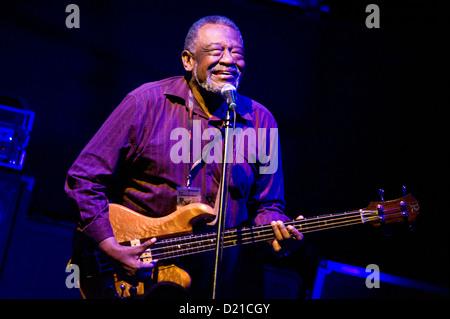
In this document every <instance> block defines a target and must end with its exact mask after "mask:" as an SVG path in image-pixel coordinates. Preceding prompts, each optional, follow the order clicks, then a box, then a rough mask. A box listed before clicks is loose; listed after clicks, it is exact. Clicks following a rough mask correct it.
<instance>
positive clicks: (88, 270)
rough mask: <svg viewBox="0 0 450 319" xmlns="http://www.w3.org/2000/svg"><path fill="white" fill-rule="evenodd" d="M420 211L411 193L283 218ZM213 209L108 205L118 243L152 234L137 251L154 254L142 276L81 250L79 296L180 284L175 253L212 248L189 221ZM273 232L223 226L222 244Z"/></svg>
mask: <svg viewBox="0 0 450 319" xmlns="http://www.w3.org/2000/svg"><path fill="white" fill-rule="evenodd" d="M418 214H419V203H418V201H417V200H416V199H415V198H414V197H413V196H412V195H411V194H409V195H406V196H404V197H401V198H399V199H396V200H390V201H382V202H371V203H370V204H369V206H367V207H366V208H364V209H359V210H353V211H348V212H343V213H335V214H327V215H320V216H314V217H308V218H304V219H301V220H295V221H289V222H285V225H293V226H294V227H296V228H297V229H298V230H299V231H300V232H301V233H303V234H305V233H309V232H316V231H321V230H327V229H333V228H338V227H345V226H351V225H357V224H371V225H373V226H380V225H384V224H390V223H398V222H407V223H411V224H412V223H414V222H415V221H416V217H417V215H418ZM215 217H216V216H215V213H214V210H213V209H212V208H211V207H210V206H208V205H205V204H201V203H194V204H189V205H187V206H184V207H181V208H179V209H177V210H176V211H175V212H173V213H172V214H170V215H167V216H165V217H160V218H151V217H147V216H143V215H141V214H138V213H136V212H134V211H133V210H131V209H128V208H126V207H124V206H121V205H117V204H110V205H109V219H110V222H111V226H112V228H113V231H114V236H115V238H116V240H117V241H118V242H119V243H120V244H122V245H131V246H133V245H139V244H140V243H141V242H143V241H145V240H148V239H150V238H153V237H156V238H157V242H156V243H154V244H153V245H151V246H150V247H149V248H148V249H147V250H146V251H145V252H144V253H143V254H142V255H141V260H142V261H144V262H149V261H151V260H152V259H158V263H157V264H156V265H155V268H154V269H153V273H152V276H151V277H149V279H148V281H146V282H139V281H136V280H135V279H133V278H127V277H125V276H123V275H121V274H120V272H118V271H117V270H116V269H115V267H114V265H113V262H112V261H111V260H109V259H108V257H107V256H106V255H105V254H103V253H102V252H100V251H97V250H94V251H83V252H82V253H81V254H79V255H78V257H77V258H76V259H73V261H72V262H73V263H74V264H77V265H78V267H79V268H80V282H79V286H80V290H81V294H82V296H83V297H84V298H143V297H145V296H146V295H147V293H148V291H150V289H151V287H152V286H153V285H154V284H156V283H161V282H172V283H176V284H178V285H180V286H182V287H184V288H186V289H187V288H188V287H189V286H190V284H191V278H190V276H189V274H188V273H187V272H186V271H184V270H183V269H181V268H179V267H177V266H176V265H175V264H174V261H175V260H176V258H178V257H182V256H187V255H192V254H199V253H202V252H206V251H211V250H214V249H215V247H216V244H215V242H216V233H215V232H209V233H201V234H193V225H194V224H195V222H196V221H197V220H199V219H202V220H204V221H206V222H209V221H212V220H213V219H215ZM273 238H274V234H273V231H272V227H271V225H263V226H253V227H245V228H239V229H228V230H225V231H224V241H223V247H224V248H227V247H233V246H237V245H247V244H252V243H257V242H261V241H269V240H271V239H273Z"/></svg>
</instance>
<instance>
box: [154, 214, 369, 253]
mask: <svg viewBox="0 0 450 319" xmlns="http://www.w3.org/2000/svg"><path fill="white" fill-rule="evenodd" d="M360 223H361V222H359V221H358V222H353V223H346V224H341V225H334V226H332V227H331V226H330V227H328V228H327V229H333V228H338V227H343V226H350V225H357V224H360ZM319 230H320V229H315V230H310V231H308V232H314V231H319ZM272 238H273V233H269V234H266V235H264V236H260V237H258V238H252V239H251V240H247V241H242V242H239V244H241V245H245V244H250V243H257V242H261V241H266V240H270V239H272ZM233 246H235V244H233V243H232V242H231V243H230V241H227V242H224V247H225V248H227V247H233ZM214 249H215V244H213V243H209V244H206V245H204V246H202V247H200V249H199V248H191V249H189V248H185V249H182V250H179V251H177V252H171V253H169V254H166V253H161V254H152V258H154V259H158V260H164V259H173V258H176V257H183V256H187V255H191V254H195V253H201V252H206V251H211V250H214ZM170 254H172V255H170Z"/></svg>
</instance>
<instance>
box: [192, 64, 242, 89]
mask: <svg viewBox="0 0 450 319" xmlns="http://www.w3.org/2000/svg"><path fill="white" fill-rule="evenodd" d="M240 77H241V76H240V75H239V77H238V78H237V80H236V83H235V87H236V90H237V88H238V86H239V80H240ZM194 78H195V81H197V83H198V85H200V87H202V88H203V89H205V90H206V91H208V92H212V93H214V94H220V91H221V88H220V87H218V86H216V85H214V84H213V82H212V80H211V72H210V71H208V76H207V77H206V82H200V80H199V79H198V72H197V64H196V65H195V67H194Z"/></svg>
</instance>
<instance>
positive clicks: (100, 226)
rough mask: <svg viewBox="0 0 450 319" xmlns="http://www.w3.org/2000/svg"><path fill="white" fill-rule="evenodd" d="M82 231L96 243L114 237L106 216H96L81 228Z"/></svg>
mask: <svg viewBox="0 0 450 319" xmlns="http://www.w3.org/2000/svg"><path fill="white" fill-rule="evenodd" d="M82 231H83V233H85V234H86V235H87V236H88V237H90V238H92V239H93V240H94V241H95V242H96V243H97V244H98V243H100V242H102V241H103V240H105V239H106V238H108V237H114V232H113V229H112V226H111V223H110V221H109V219H108V218H98V219H96V220H94V221H93V222H91V223H90V224H89V225H87V226H86V227H85V228H83V230H82Z"/></svg>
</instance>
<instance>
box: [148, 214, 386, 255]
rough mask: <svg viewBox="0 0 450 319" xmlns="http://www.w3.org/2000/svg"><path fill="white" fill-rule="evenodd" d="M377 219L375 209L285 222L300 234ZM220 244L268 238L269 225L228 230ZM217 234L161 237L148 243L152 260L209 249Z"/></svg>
mask: <svg viewBox="0 0 450 319" xmlns="http://www.w3.org/2000/svg"><path fill="white" fill-rule="evenodd" d="M376 218H378V217H377V212H376V211H368V210H358V211H349V212H344V213H337V214H329V215H320V216H315V217H309V218H304V219H301V220H295V221H289V222H285V225H292V226H294V227H296V228H297V229H298V230H299V231H300V232H302V233H309V232H315V231H321V230H327V229H332V228H338V227H344V226H351V225H357V224H362V223H364V222H366V221H370V220H374V219H376ZM223 236H224V239H223V247H224V248H228V247H234V246H238V245H245V244H252V243H258V242H261V241H269V240H272V239H273V238H274V234H273V230H272V226H271V225H262V226H253V227H245V228H240V229H229V230H226V231H224V235H223ZM216 237H217V233H215V232H210V233H206V234H198V235H187V236H181V237H174V238H168V239H162V240H160V241H158V242H156V243H155V244H153V245H152V246H151V255H152V258H153V259H158V260H164V259H170V258H177V257H182V256H186V255H192V254H197V253H202V252H206V251H211V250H214V249H215V248H216Z"/></svg>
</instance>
